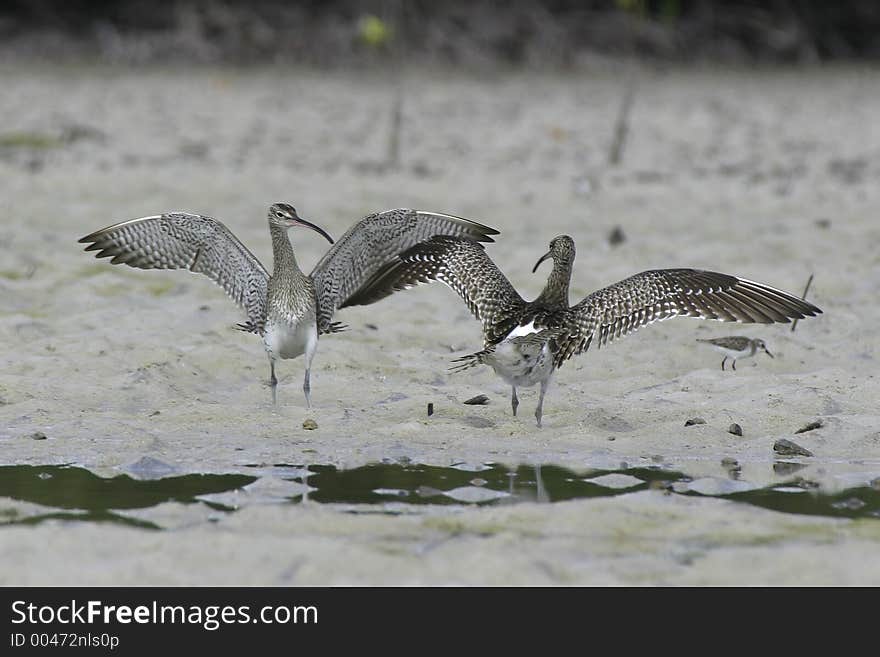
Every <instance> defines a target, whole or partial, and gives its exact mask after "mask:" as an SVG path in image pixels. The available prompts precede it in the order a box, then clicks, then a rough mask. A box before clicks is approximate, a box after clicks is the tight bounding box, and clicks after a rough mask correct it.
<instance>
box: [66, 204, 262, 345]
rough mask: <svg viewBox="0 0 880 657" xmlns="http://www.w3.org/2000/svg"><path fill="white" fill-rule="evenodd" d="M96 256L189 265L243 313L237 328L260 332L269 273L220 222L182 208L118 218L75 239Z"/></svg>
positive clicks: (153, 265) (149, 264) (157, 265)
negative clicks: (226, 295) (135, 216)
mask: <svg viewBox="0 0 880 657" xmlns="http://www.w3.org/2000/svg"><path fill="white" fill-rule="evenodd" d="M79 241H80V242H82V243H87V244H88V246H87V247H86V249H85V250H86V251H97V253H96V254H95V257H97V258H110V257H112V260H110V263H111V264H114V265H117V264H126V265H128V266H129V267H138V268H140V269H189V270H190V271H193V272H197V273H200V274H205V275H206V276H208V277H209V278H210V279H211V280H213V281H214V282H215V283H217V284H218V285H220V287H222V288H223V289H224V290H225V291H226V294H228V295H229V297H230V298H231V299H232V300H233V301H235V303H236V304H238V305H239V306H240V307H241V308H242V309H243V310H244V311H245V312H246V313H247V320H246V322H244V323H243V324H241V325H240V326H241V328H243V329H244V330H246V331H251V332H254V333H262V332H263V326H264V324H265V317H266V289H267V286H268V281H269V274H268V272H266V269H265V267H263V265H262V264H260V261H259V260H257V258H256V256H254V254H252V253H251V252H250V251H248V250H247V248H246V247H245V246H244V244H242V243H241V242H240V241H239V240H238V238H237V237H236V236H235V235H233V234H232V232H231V231H230V230H229V229H228V228H227V227H226V226H224V225H223V224H222V223H221V222H219V221H217V220H216V219H213V218H211V217H205V216H202V215H197V214H189V213H187V212H168V213H165V214H161V215H155V216H151V217H142V218H140V219H132V220H130V221H123V222H121V223H118V224H115V225H113V226H108V227H107V228H102V229H101V230H98V231H96V232H94V233H92V234H91V235H86V236H85V237H83V238H81V239H80V240H79Z"/></svg>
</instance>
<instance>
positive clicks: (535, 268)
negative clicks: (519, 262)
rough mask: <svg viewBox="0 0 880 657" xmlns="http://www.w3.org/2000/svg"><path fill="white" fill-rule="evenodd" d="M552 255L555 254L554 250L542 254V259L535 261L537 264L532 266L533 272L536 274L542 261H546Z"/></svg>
mask: <svg viewBox="0 0 880 657" xmlns="http://www.w3.org/2000/svg"><path fill="white" fill-rule="evenodd" d="M551 255H553V251H547V253H545V254H544V255H542V256H541V259H540V260H538V262H536V263H535V266H534V267H532V273H533V274H534V273H535V272H536V271H538V267H540V266H541V263H542V262H544V261H545V260H546V259H547V258H549V257H550V256H551Z"/></svg>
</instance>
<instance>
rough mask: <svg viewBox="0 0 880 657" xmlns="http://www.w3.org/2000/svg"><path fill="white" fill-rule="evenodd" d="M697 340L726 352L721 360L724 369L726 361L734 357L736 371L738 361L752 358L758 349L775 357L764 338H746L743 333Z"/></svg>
mask: <svg viewBox="0 0 880 657" xmlns="http://www.w3.org/2000/svg"><path fill="white" fill-rule="evenodd" d="M697 342H705V343H706V344H709V345H712V346H713V347H715V350H716V351H720V352H721V353H722V354H724V358H723V359H722V360H721V369H722V370H723V369H724V363H725V362H727V359H728V358H732V359H733V363H732V364H731V367H732V368H733V371H734V372H735V371H736V361H737V359H741V358H751V357H752V356H754V355H755V353H756V352H757V351H758V349H760V350H762V351H763V352H764V353H765V354H767V355H768V356H770V358H773V354H771V353H770V351H769V350H768V349H767V345H766V344H764V341H763V340H759V339H757V338H756V339H752V338H746V337H744V336H742V335H731V336H727V337H724V338H712V339H710V340H703V339H701V338H697Z"/></svg>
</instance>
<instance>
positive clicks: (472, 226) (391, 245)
mask: <svg viewBox="0 0 880 657" xmlns="http://www.w3.org/2000/svg"><path fill="white" fill-rule="evenodd" d="M497 234H498V231H497V230H495V229H494V228H489V227H488V226H484V225H482V224H479V223H477V222H475V221H470V220H468V219H463V218H461V217H455V216H453V215H449V214H441V213H438V212H425V211H422V210H408V209H396V210H386V211H385V212H378V213H376V214H371V215H369V216H367V217H364V218H363V219H361V220H360V221H359V222H357V223H356V224H355V225H354V226H352V227H351V228H350V229H349V230H348V231H347V232H346V233H345V234H344V235H343V236H342V237H341V238H339V240H337V242H336V243H335V244H334V245H333V247H332V248H331V249H330V250H329V251H327V253H326V254H325V255H324V257H323V258H321V260H320V261H319V262H318V264H317V265H315V268H314V269H313V270H312V274H311V277H312V280H313V281H314V284H315V295H316V297H317V299H318V331H319V332H321V333H326V332H328V328H329V326H330V319H331V317H333V313H334V312H336V310H337V309H338V308H345V307H346V306H358V305H366V304H370V303H375V302H376V301H379V300H380V299H383V298H384V297H386V296H388V295H389V294H391V293H392V292H394V291H395V289H403V288H402V287H397V288H395V287H394V286H393V285H386V286H385V287H382V288H378V287H376V286H375V285H374V283H375V281H376V280H377V279H379V278H381V279H383V280H384V281H386V282H387V281H388V280H389V279H388V276H389V275H390V272H389V270H393V269H395V266H396V264H397V262H398V260H397V256H398V255H399V254H400V253H402V252H404V251H406V250H407V249H409V248H410V247H412V246H414V245H416V244H418V243H420V242H424V241H425V240H428V239H430V238H432V237H434V236H437V235H450V236H461V237H467V238H470V239H472V240H477V241H480V242H492V241H494V240H493V239H492V237H491V236H492V235H497Z"/></svg>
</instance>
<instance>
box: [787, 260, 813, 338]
mask: <svg viewBox="0 0 880 657" xmlns="http://www.w3.org/2000/svg"><path fill="white" fill-rule="evenodd" d="M812 282H813V275H812V274H810V277H809V278H808V279H807V286H806V287H805V288H804V294H803V296H802V297H801V299H803V300H804V301H806V300H807V292H809V291H810V284H811V283H812ZM797 323H798V321H797V320H796V319H795V320H794V321H793V322H792V323H791V332H792V333H794V330H795V329H796V328H797Z"/></svg>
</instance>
